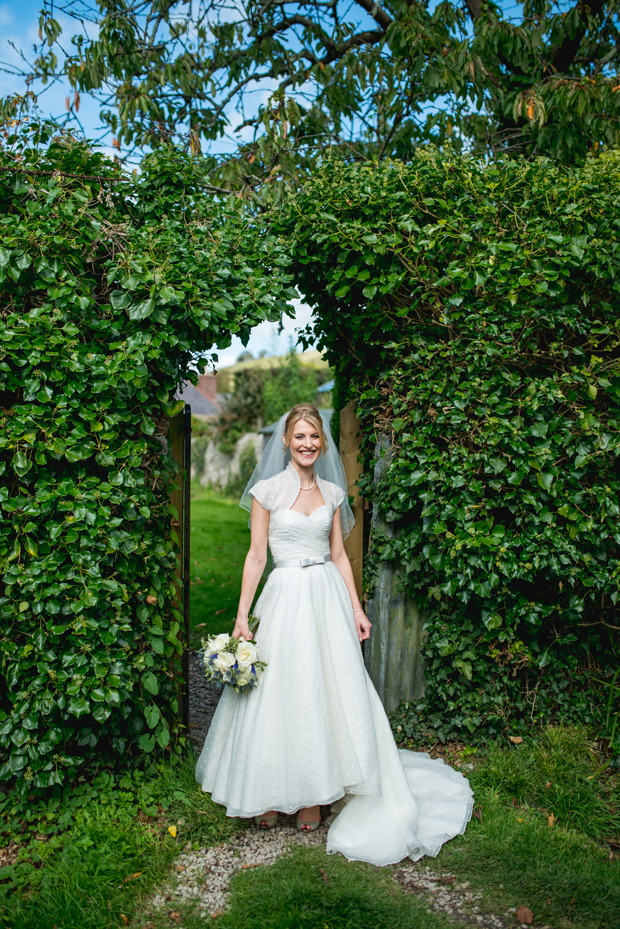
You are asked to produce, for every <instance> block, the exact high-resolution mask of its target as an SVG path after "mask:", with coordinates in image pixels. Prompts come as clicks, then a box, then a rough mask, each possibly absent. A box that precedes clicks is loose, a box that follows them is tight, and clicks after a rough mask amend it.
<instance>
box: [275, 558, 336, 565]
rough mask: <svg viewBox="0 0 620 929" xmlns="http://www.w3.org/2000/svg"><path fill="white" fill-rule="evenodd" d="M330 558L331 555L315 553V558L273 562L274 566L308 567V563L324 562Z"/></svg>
mask: <svg viewBox="0 0 620 929" xmlns="http://www.w3.org/2000/svg"><path fill="white" fill-rule="evenodd" d="M331 560H332V556H331V555H317V556H316V557H315V558H293V559H292V560H291V561H276V562H274V568H309V567H310V565H313V564H325V563H326V562H327V561H331Z"/></svg>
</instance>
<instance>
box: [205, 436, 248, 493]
mask: <svg viewBox="0 0 620 929" xmlns="http://www.w3.org/2000/svg"><path fill="white" fill-rule="evenodd" d="M200 441H201V440H200V438H198V439H192V443H194V442H200ZM203 444H204V440H203ZM249 445H251V446H253V447H254V452H255V455H256V460H257V461H258V459H259V458H260V455H261V452H262V450H263V437H262V435H260V434H259V433H257V432H247V433H246V434H245V435H242V436H241V438H240V439H239V440H238V441H237V444H236V445H235V452H234V454H233V455H225V454H224V453H223V452H221V451H220V450H219V448H218V445H217V442H214V441H213V440H208V441H207V443H206V448H205V452H204V460H203V459H202V455H201V456H200V461H198V462H195V463H194V462H193V463H192V480H199V481H200V483H201V484H202V486H203V487H207V486H211V487H217V488H218V489H221V488H223V487H226V485H227V484H229V483H230V481H231V480H233V479H234V478H236V477H239V463H240V459H241V456H242V454H243V452H244V451H245V450H246V449H247V447H248V446H249ZM194 458H195V456H192V459H194ZM201 464H202V468H201V467H200V465H201Z"/></svg>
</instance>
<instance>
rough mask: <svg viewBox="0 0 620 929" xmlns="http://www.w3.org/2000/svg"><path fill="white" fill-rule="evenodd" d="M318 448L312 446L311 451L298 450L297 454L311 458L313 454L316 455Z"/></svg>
mask: <svg viewBox="0 0 620 929" xmlns="http://www.w3.org/2000/svg"><path fill="white" fill-rule="evenodd" d="M317 451H318V449H316V448H313V449H312V451H305V450H304V451H300V452H299V454H300V455H303V457H304V458H312V456H313V455H316V453H317Z"/></svg>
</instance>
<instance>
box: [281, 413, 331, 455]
mask: <svg viewBox="0 0 620 929" xmlns="http://www.w3.org/2000/svg"><path fill="white" fill-rule="evenodd" d="M300 419H303V420H305V421H306V422H307V423H310V425H311V426H314V428H315V429H316V431H317V432H318V434H319V438H320V440H321V455H324V454H325V452H326V451H327V437H326V435H325V431H324V429H323V420H322V419H321V414H320V413H319V411H318V410H317V408H316V407H315V406H314V404H313V403H298V404H297V405H296V406H294V407H293V409H292V410H291V412H290V413H289V414H288V416H287V417H286V423H285V425H284V446H285V448H286V447H288V446H289V445H290V442H291V436H292V434H293V428H294V427H295V424H296V423H298V422H299V420H300Z"/></svg>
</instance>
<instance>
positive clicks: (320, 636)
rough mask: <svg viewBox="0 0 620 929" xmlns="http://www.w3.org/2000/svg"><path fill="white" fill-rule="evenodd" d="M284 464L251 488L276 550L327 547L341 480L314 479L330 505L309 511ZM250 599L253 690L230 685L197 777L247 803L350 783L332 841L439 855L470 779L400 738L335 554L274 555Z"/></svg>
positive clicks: (306, 799) (256, 811)
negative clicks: (301, 507) (330, 557)
mask: <svg viewBox="0 0 620 929" xmlns="http://www.w3.org/2000/svg"><path fill="white" fill-rule="evenodd" d="M291 471H292V472H293V473H292V474H291ZM283 474H284V475H285V477H284V478H282V477H281V476H280V475H278V476H277V477H276V478H271V479H270V480H268V481H261V482H259V483H258V484H256V485H255V487H253V488H252V490H251V493H252V494H253V495H254V496H255V497H256V498H257V499H258V500H259V502H260V503H262V504H263V506H265V507H266V508H267V509H269V510H270V520H269V547H270V549H271V552H272V555H273V559H274V562H278V561H288V560H293V559H303V558H311V557H315V556H320V555H326V554H329V533H330V529H331V525H332V518H333V515H334V512H335V510H336V508H337V507H338V505H339V503H340V502H341V501H342V499H343V492H342V490H341V489H340V488H339V487H337V486H336V485H335V484H331V483H329V482H327V481H320V480H318V481H317V482H318V484H319V489H320V490H321V493H322V495H323V499H324V500H325V505H324V506H322V507H320V509H318V510H316V511H315V512H314V513H313V514H312V516H309V517H308V516H304V515H303V514H302V513H298V512H295V511H293V510H291V509H290V507H291V506H292V505H293V503H294V500H295V499H296V497H297V493H298V487H299V478H298V476H297V472H296V471H295V470H294V469H293V468H292V466H291V465H289V466H288V468H287V470H286V472H283ZM254 612H255V614H256V615H257V616H258V617H259V618H260V627H259V629H258V632H257V635H256V640H255V641H256V644H257V646H258V650H259V655H260V658H261V659H262V660H264V661H266V662H267V663H268V666H267V668H266V670H265V671H264V672H263V674H262V676H261V677H260V679H259V683H258V685H257V687H256V688H255V689H254V690H253V691H251V692H250V693H249V694H237V693H236V692H235V691H234V690H232V688H230V687H226V688H225V689H224V693H223V694H222V697H221V699H220V702H219V706H218V708H217V711H216V713H215V716H214V717H213V722H212V724H211V728H210V729H209V733H208V735H207V738H206V740H205V744H204V748H203V750H202V753H201V755H200V759H199V761H198V764H197V767H196V779H197V780H198V782H199V783H200V784H201V786H202V789H203V790H205V791H207V792H208V793H210V794H211V796H212V798H213V800H215V802H216V803H221V804H223V805H224V806H225V807H226V810H227V813H228V815H229V816H242V817H251V816H255V815H260V814H262V813H265V812H266V811H267V810H272V809H273V810H280V811H281V812H284V813H294V812H296V811H297V810H298V809H300V808H301V807H309V806H314V804H321V805H329V804H334V803H336V801H339V800H340V799H341V798H343V797H344V803H342V804H339V805H338V807H337V809H338V810H340V812H338V815H337V816H336V818H335V820H334V821H333V823H332V825H331V826H330V828H329V832H328V835H327V851H328V852H341V853H342V854H343V855H345V856H346V857H347V858H350V859H356V860H361V861H368V862H370V863H372V864H375V865H387V864H393V863H395V862H398V861H401V860H402V859H403V858H405V857H407V856H410V857H411V858H413V860H414V861H416V860H417V859H419V858H421V857H422V856H423V855H430V856H431V857H434V856H435V855H437V854H438V852H439V850H440V848H441V846H442V844H443V843H444V842H446V841H448V840H449V839H451V838H453V837H454V836H456V835H459V834H461V833H463V832H464V831H465V828H466V826H467V823H468V822H469V819H470V817H471V812H472V806H473V795H472V791H471V789H470V787H469V783H468V781H467V780H466V779H465V778H464V777H463V775H462V774H460V773H459V772H457V771H454V770H453V769H452V768H450V767H449V766H448V765H445V764H443V762H442V761H441V760H431V759H430V758H429V756H428V755H427V754H425V753H422V752H409V751H399V750H398V749H397V747H396V743H395V742H394V738H393V736H392V732H391V729H390V725H389V722H388V719H387V716H386V714H385V711H384V709H383V706H382V704H381V701H380V699H379V697H378V695H377V692H376V690H375V688H374V686H373V684H372V682H371V680H370V678H369V676H368V673H367V672H366V669H365V667H364V662H363V659H362V652H361V648H360V645H359V642H358V638H357V632H356V628H355V622H354V618H353V609H352V605H351V599H350V597H349V593H348V591H347V588H346V586H345V583H344V581H343V579H342V577H341V575H340V572H339V571H338V569H337V567H336V566H335V564H333V563H331V562H327V563H324V564H317V565H313V566H310V567H303V568H302V567H284V568H275V569H274V570H273V571H272V573H271V574H270V575H269V578H268V579H267V583H266V584H265V587H264V590H263V592H262V594H261V596H260V598H259V600H258V602H257V604H256V608H255V610H254Z"/></svg>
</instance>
